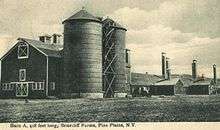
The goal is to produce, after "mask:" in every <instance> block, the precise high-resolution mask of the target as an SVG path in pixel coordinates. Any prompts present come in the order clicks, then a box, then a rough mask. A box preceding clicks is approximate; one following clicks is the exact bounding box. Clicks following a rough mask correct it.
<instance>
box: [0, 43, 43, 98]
mask: <svg viewBox="0 0 220 130" xmlns="http://www.w3.org/2000/svg"><path fill="white" fill-rule="evenodd" d="M17 51H18V49H17V47H15V48H14V49H13V50H12V51H11V52H10V54H8V55H7V56H6V57H5V58H4V59H3V60H2V64H1V69H2V70H1V75H2V77H1V83H10V82H19V69H26V82H27V81H34V82H45V81H46V56H44V55H43V54H42V53H40V52H39V51H37V50H36V49H35V48H33V47H32V46H30V45H29V57H28V58H26V59H18V57H17ZM45 88H46V87H45ZM0 93H1V94H0V96H1V98H5V97H7V98H14V97H15V88H13V90H10V91H2V90H1V92H0ZM28 97H29V98H41V97H45V90H43V91H34V92H32V91H31V89H30V88H29V96H28Z"/></svg>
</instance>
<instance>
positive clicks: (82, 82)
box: [63, 10, 103, 98]
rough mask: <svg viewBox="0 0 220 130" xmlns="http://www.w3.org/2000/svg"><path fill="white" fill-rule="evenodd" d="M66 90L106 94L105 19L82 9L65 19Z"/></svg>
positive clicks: (73, 93)
mask: <svg viewBox="0 0 220 130" xmlns="http://www.w3.org/2000/svg"><path fill="white" fill-rule="evenodd" d="M63 24H64V49H63V52H64V53H63V58H64V60H63V62H64V74H63V85H64V87H63V93H64V95H65V94H67V95H76V96H80V97H92V98H96V97H100V98H102V97H103V93H102V23H101V21H100V19H98V18H96V17H94V16H93V15H91V14H89V13H88V12H87V11H85V10H81V11H79V12H78V13H76V14H75V15H73V16H71V17H70V18H68V19H67V20H65V21H64V22H63Z"/></svg>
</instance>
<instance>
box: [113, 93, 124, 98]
mask: <svg viewBox="0 0 220 130" xmlns="http://www.w3.org/2000/svg"><path fill="white" fill-rule="evenodd" d="M126 96H127V93H115V95H114V97H115V98H117V97H126Z"/></svg>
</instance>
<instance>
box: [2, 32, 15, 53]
mask: <svg viewBox="0 0 220 130" xmlns="http://www.w3.org/2000/svg"><path fill="white" fill-rule="evenodd" d="M14 43H15V39H14V37H13V36H11V35H6V34H0V46H1V47H0V57H2V56H3V55H4V54H5V53H6V51H7V50H9V49H10V48H11V47H12V46H13V44H14Z"/></svg>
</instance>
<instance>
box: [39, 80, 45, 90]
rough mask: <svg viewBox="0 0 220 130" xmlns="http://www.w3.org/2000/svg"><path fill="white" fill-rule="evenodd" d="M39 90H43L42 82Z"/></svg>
mask: <svg viewBox="0 0 220 130" xmlns="http://www.w3.org/2000/svg"><path fill="white" fill-rule="evenodd" d="M40 90H44V83H42V82H41V83H40Z"/></svg>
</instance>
